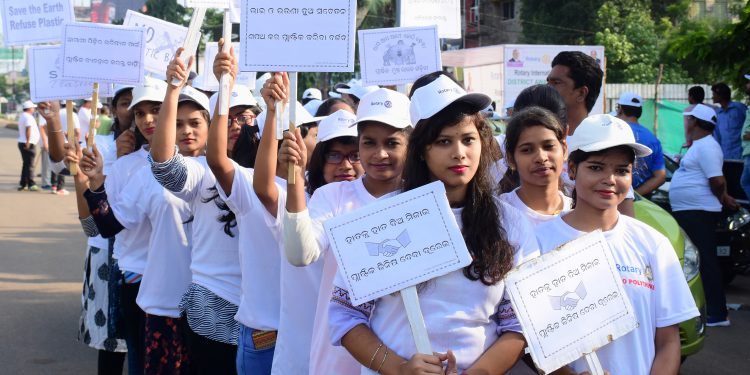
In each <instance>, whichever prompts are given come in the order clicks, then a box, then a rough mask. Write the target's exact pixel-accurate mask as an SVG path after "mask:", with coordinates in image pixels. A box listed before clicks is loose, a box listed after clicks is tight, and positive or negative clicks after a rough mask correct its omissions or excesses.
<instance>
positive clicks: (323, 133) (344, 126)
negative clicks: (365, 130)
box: [318, 109, 357, 142]
mask: <svg viewBox="0 0 750 375" xmlns="http://www.w3.org/2000/svg"><path fill="white" fill-rule="evenodd" d="M355 121H357V116H355V115H354V114H353V113H351V112H349V111H345V110H343V109H339V110H338V111H336V112H333V113H331V114H330V115H329V116H328V117H326V118H324V119H322V120H320V124H318V142H325V141H328V140H331V139H334V138H338V137H356V136H357V127H355V126H352V125H353V124H354V122H355Z"/></svg>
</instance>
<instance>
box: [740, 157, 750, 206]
mask: <svg viewBox="0 0 750 375" xmlns="http://www.w3.org/2000/svg"><path fill="white" fill-rule="evenodd" d="M743 159H744V161H745V162H744V166H743V168H742V177H740V186H742V190H743V191H744V192H745V195H746V196H747V198H748V199H750V155H747V156H745V157H744V158H743Z"/></svg>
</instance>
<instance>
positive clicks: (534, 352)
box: [505, 231, 638, 373]
mask: <svg viewBox="0 0 750 375" xmlns="http://www.w3.org/2000/svg"><path fill="white" fill-rule="evenodd" d="M611 251H612V250H611V249H610V248H609V244H607V241H606V239H605V238H604V236H603V235H602V233H601V231H596V232H592V233H589V234H587V235H585V236H582V237H580V238H578V239H576V240H573V241H570V242H568V243H566V244H565V245H563V246H561V247H560V248H558V249H556V250H554V251H551V252H549V253H547V254H544V255H542V256H541V257H539V258H536V259H532V260H530V261H528V262H526V263H524V264H522V265H520V266H519V267H518V268H517V269H515V270H513V271H511V272H510V273H508V275H507V276H506V277H505V287H506V290H507V291H508V293H509V295H510V297H511V301H512V303H513V309H514V310H515V312H516V316H517V317H518V320H519V321H520V322H521V326H522V327H523V334H524V336H525V337H526V341H527V343H528V345H529V349H530V351H531V357H532V358H533V359H534V363H536V365H537V367H539V368H540V369H542V370H543V371H544V372H545V373H550V372H552V371H554V370H556V369H558V368H560V367H562V366H564V365H566V364H568V363H570V362H573V361H575V360H576V359H578V358H580V357H582V356H583V355H584V354H587V353H591V352H593V351H594V350H596V349H598V348H600V347H602V346H604V345H606V344H607V343H609V342H610V341H613V340H616V339H618V338H619V337H622V336H624V335H625V334H627V333H628V332H630V331H632V330H633V329H635V328H636V327H638V321H637V320H636V317H635V312H634V310H633V306H632V305H631V303H630V300H629V299H628V296H627V294H625V289H624V288H623V284H622V280H621V278H620V273H619V271H618V270H617V266H616V264H615V261H614V258H613V257H612V253H611ZM608 370H611V371H615V369H608Z"/></svg>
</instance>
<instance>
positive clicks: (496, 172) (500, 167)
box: [490, 134, 508, 186]
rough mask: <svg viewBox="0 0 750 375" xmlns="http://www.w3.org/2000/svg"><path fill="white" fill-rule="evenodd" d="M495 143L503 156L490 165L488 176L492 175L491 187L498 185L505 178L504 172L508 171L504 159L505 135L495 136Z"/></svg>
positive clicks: (506, 162)
mask: <svg viewBox="0 0 750 375" xmlns="http://www.w3.org/2000/svg"><path fill="white" fill-rule="evenodd" d="M495 139H496V140H497V143H498V144H499V145H500V153H501V154H502V155H503V157H502V159H500V160H498V161H496V162H494V163H492V165H491V166H490V175H492V182H493V186H497V185H499V184H500V180H502V179H503V177H504V176H505V172H506V171H507V170H508V161H507V160H506V159H505V134H500V135H497V136H495Z"/></svg>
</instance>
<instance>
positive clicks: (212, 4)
mask: <svg viewBox="0 0 750 375" xmlns="http://www.w3.org/2000/svg"><path fill="white" fill-rule="evenodd" d="M229 3H230V0H185V6H186V7H188V8H216V9H229V6H230V4H229Z"/></svg>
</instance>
